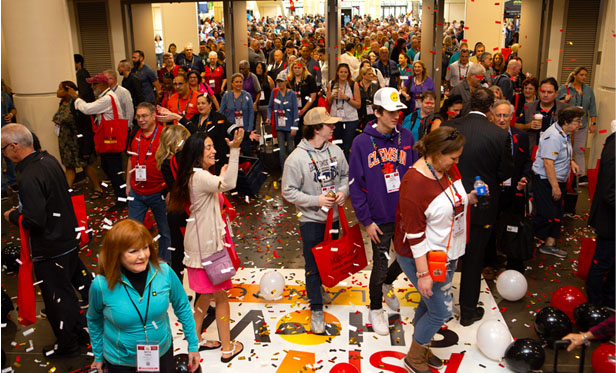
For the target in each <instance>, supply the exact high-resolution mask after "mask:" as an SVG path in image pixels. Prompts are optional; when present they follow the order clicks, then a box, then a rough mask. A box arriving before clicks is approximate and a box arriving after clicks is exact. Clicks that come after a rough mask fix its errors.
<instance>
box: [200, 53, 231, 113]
mask: <svg viewBox="0 0 616 373" xmlns="http://www.w3.org/2000/svg"><path fill="white" fill-rule="evenodd" d="M208 62H209V63H208V64H207V65H206V66H205V69H204V73H203V77H204V79H203V83H204V84H207V85H209V86H210V88H212V91H214V96H215V97H216V99H217V100H218V102H220V99H221V98H222V92H223V91H224V90H225V86H226V85H227V71H226V70H225V67H224V66H223V65H221V64H220V63H218V53H216V52H214V51H212V52H210V54H209V55H208Z"/></svg>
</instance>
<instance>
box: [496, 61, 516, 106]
mask: <svg viewBox="0 0 616 373" xmlns="http://www.w3.org/2000/svg"><path fill="white" fill-rule="evenodd" d="M520 70H522V64H521V63H520V61H518V60H516V59H515V58H514V59H512V60H511V61H509V63H508V64H507V71H505V72H504V73H502V74H500V75H499V76H497V77H496V79H494V85H497V86H499V87H500V89H501V91H503V97H504V98H506V99H507V100H509V101H512V100H513V94H514V93H515V90H514V88H513V82H514V81H515V80H516V79H517V77H518V74H520Z"/></svg>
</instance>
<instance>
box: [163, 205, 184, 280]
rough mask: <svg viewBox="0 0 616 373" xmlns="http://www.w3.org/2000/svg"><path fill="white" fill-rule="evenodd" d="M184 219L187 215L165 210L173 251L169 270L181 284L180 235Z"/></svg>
mask: <svg viewBox="0 0 616 373" xmlns="http://www.w3.org/2000/svg"><path fill="white" fill-rule="evenodd" d="M186 219H188V214H186V212H184V211H182V212H176V211H169V210H167V221H168V222H169V231H170V233H171V247H172V248H174V249H175V250H172V251H171V268H172V269H173V272H175V274H176V275H178V278H179V279H180V282H182V274H183V271H184V264H183V263H182V261H183V260H184V235H183V234H182V230H181V228H182V227H184V228H185V227H186Z"/></svg>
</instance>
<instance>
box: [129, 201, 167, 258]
mask: <svg viewBox="0 0 616 373" xmlns="http://www.w3.org/2000/svg"><path fill="white" fill-rule="evenodd" d="M130 196H131V197H133V200H132V201H128V218H129V219H133V220H137V221H139V222H142V223H143V220H144V219H145V213H146V212H147V211H148V207H149V208H150V210H152V213H154V219H155V220H156V226H157V228H158V234H160V239H159V240H158V257H159V258H161V259H163V260H165V261H167V262H169V263H171V252H170V251H169V250H167V248H168V247H169V243H170V242H171V231H170V230H169V223H168V222H167V205H166V203H165V199H164V198H163V194H162V193H154V194H150V195H147V196H143V195H141V194H138V193H136V192H135V191H134V190H132V189H131V191H130Z"/></svg>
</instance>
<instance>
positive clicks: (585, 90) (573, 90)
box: [557, 66, 597, 181]
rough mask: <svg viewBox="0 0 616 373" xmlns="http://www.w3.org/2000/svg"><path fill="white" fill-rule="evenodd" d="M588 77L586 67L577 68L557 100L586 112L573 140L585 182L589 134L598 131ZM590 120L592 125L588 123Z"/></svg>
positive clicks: (575, 153)
mask: <svg viewBox="0 0 616 373" xmlns="http://www.w3.org/2000/svg"><path fill="white" fill-rule="evenodd" d="M587 76H588V70H587V69H586V68H585V67H583V66H578V67H576V68H575V69H574V70H573V71H572V72H571V74H569V77H568V78H567V84H564V85H561V86H560V88H559V89H558V94H557V100H560V101H562V102H565V103H567V104H569V105H572V106H577V107H579V108H580V109H582V110H584V116H583V117H582V125H581V126H580V128H579V129H578V130H577V131H575V133H574V134H573V139H572V142H573V155H574V160H575V162H576V163H577V164H578V166H580V179H581V180H580V181H585V180H584V179H585V178H586V160H585V158H584V149H585V148H586V137H587V136H588V132H590V133H595V131H596V129H597V104H596V103H595V93H594V92H593V90H592V88H591V87H590V86H589V85H588V84H585V83H586V77H587ZM589 118H590V124H589V123H588V119H589Z"/></svg>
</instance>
